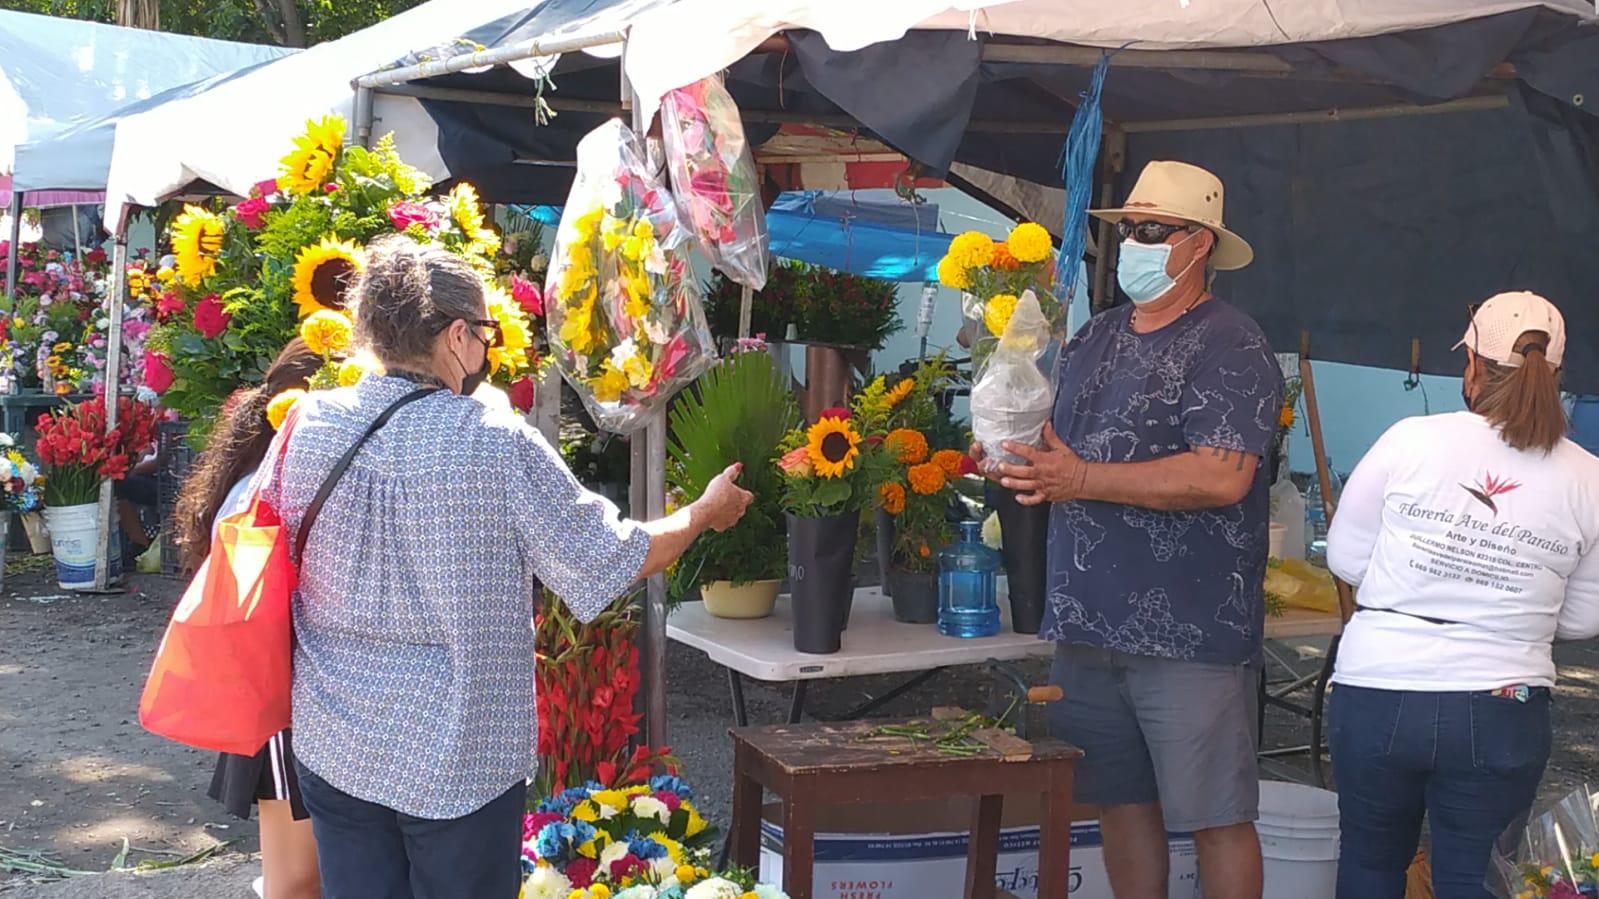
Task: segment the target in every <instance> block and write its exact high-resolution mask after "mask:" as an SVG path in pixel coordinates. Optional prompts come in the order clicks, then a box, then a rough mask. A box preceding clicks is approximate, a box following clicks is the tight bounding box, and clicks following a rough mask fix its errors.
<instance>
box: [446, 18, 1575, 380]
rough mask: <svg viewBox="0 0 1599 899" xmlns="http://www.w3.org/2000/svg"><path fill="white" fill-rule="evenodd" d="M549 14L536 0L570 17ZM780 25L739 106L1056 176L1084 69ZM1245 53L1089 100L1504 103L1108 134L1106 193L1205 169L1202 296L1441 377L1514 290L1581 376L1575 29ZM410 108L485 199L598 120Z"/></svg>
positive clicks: (1264, 107)
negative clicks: (1152, 173)
mask: <svg viewBox="0 0 1599 899" xmlns="http://www.w3.org/2000/svg"><path fill="white" fill-rule="evenodd" d="M574 4H575V5H574V7H573V9H575V8H576V7H588V6H594V5H600V6H603V5H607V4H606V3H605V2H604V0H588V2H587V3H583V2H580V0H574ZM546 6H549V5H548V4H547V5H546ZM554 6H555V7H557V9H554V10H552V11H551V12H550V13H549V14H550V15H556V14H561V15H567V14H572V13H573V10H572V9H566V8H565V6H564V4H562V3H556V4H554ZM544 9H545V7H541V11H542V10H544ZM541 14H542V12H541ZM542 27H543V23H542V22H531V23H530V22H520V23H518V24H517V26H516V28H512V29H508V30H507V33H514V34H517V35H520V36H521V37H526V36H530V35H531V33H534V32H533V31H532V29H536V28H542ZM518 29H520V30H518ZM789 37H790V49H789V51H788V52H786V53H782V54H765V55H758V56H752V57H749V58H747V59H745V60H743V61H741V62H739V63H738V64H736V65H734V66H733V67H732V68H731V69H730V70H729V76H728V77H729V82H728V84H729V88H730V90H731V91H732V92H733V94H734V96H735V97H736V98H737V99H738V101H739V103H740V106H741V108H743V109H744V110H745V111H746V114H747V115H749V114H751V113H752V112H754V111H761V112H770V111H781V112H783V113H786V114H790V115H800V114H806V113H808V114H821V115H833V116H839V115H846V114H847V115H848V116H849V117H851V118H853V119H854V120H856V121H858V122H859V123H860V125H861V128H862V130H863V131H865V132H867V133H870V134H873V135H875V136H877V137H880V138H882V139H883V140H885V141H886V142H888V143H889V144H891V145H893V146H895V147H896V148H898V149H899V150H901V151H903V152H905V153H906V155H908V156H910V157H911V158H913V159H916V160H917V161H919V162H921V163H923V164H924V165H926V166H927V167H928V168H929V169H931V170H933V171H935V172H942V171H944V170H945V168H946V167H947V166H948V165H949V164H951V163H952V162H954V161H960V162H964V163H968V164H971V165H976V166H979V167H982V168H985V169H990V170H993V171H998V172H1003V173H1006V174H1011V175H1016V176H1018V177H1023V178H1027V179H1029V180H1033V181H1038V182H1042V183H1057V184H1058V183H1059V181H1060V176H1059V172H1058V169H1057V165H1058V159H1059V155H1060V148H1061V144H1062V142H1063V140H1064V136H1065V132H1066V130H1067V128H1068V127H1069V125H1070V121H1071V115H1072V110H1073V108H1074V107H1073V101H1074V100H1075V98H1077V97H1078V95H1079V94H1080V92H1081V91H1082V90H1083V88H1084V87H1085V86H1086V84H1087V82H1088V77H1089V72H1088V70H1087V69H1085V68H1083V67H1080V66H1066V65H1044V64H1033V63H1028V64H1019V63H991V62H990V63H985V62H983V61H982V59H981V53H980V49H981V48H980V46H979V44H978V43H976V42H973V41H970V40H969V39H968V37H967V35H966V34H965V33H964V32H911V33H910V34H908V35H907V36H906V37H905V38H904V39H902V40H899V41H895V42H891V43H883V44H877V45H873V46H870V47H867V48H865V49H863V50H860V51H857V52H853V53H838V52H835V51H833V50H831V49H830V48H828V47H827V46H826V44H825V42H823V41H822V40H821V39H820V38H819V37H818V36H816V35H813V34H809V33H804V32H799V33H791V34H790V35H789ZM479 39H480V40H482V39H483V38H479ZM1010 40H1012V41H1014V39H1010ZM484 43H489V44H491V45H492V44H493V42H492V41H490V40H484ZM1245 52H1250V53H1258V54H1269V55H1272V56H1275V57H1277V58H1279V59H1282V60H1285V61H1288V62H1290V63H1291V64H1293V65H1294V66H1295V70H1296V77H1293V78H1283V77H1251V76H1245V75H1238V74H1228V73H1220V72H1204V71H1195V70H1165V69H1149V68H1136V67H1123V66H1113V67H1112V69H1111V71H1110V75H1109V78H1108V79H1107V81H1106V86H1105V92H1104V95H1103V105H1104V111H1105V115H1106V116H1107V118H1108V119H1109V120H1110V121H1111V122H1117V123H1134V122H1149V121H1158V120H1169V119H1190V118H1196V117H1213V116H1241V115H1258V114H1266V113H1281V112H1296V111H1306V110H1320V109H1328V108H1345V109H1355V108H1365V107H1374V106H1385V105H1391V104H1396V103H1435V102H1441V101H1446V100H1451V99H1456V98H1459V97H1462V96H1467V95H1471V94H1473V93H1476V92H1481V91H1483V90H1484V85H1485V84H1486V85H1488V86H1489V88H1491V89H1496V90H1498V91H1500V92H1503V93H1506V94H1507V95H1508V100H1509V105H1508V106H1506V107H1505V108H1501V109H1495V110H1489V111H1465V112H1450V113H1441V114H1433V115H1419V116H1410V117H1403V118H1390V119H1380V120H1369V121H1346V122H1336V123H1328V124H1306V125H1284V126H1272V127H1248V128H1232V129H1225V128H1218V129H1211V130H1203V131H1180V132H1166V133H1154V134H1133V135H1131V136H1130V137H1129V139H1128V157H1129V158H1128V165H1127V168H1126V174H1125V175H1124V176H1123V177H1122V178H1121V179H1120V183H1118V184H1117V185H1115V188H1116V192H1117V193H1118V195H1123V194H1125V191H1126V190H1127V189H1128V188H1130V187H1131V184H1132V179H1133V177H1134V176H1136V173H1137V172H1138V170H1139V169H1140V168H1141V167H1142V165H1143V163H1144V162H1146V161H1148V160H1151V159H1182V160H1186V161H1189V162H1193V163H1196V164H1199V165H1203V166H1205V167H1206V168H1209V169H1211V170H1212V171H1215V172H1216V173H1217V174H1218V175H1220V176H1221V178H1222V179H1223V181H1224V182H1225V184H1226V185H1227V188H1228V202H1227V217H1228V219H1229V225H1230V226H1231V227H1233V228H1234V229H1235V230H1237V231H1238V232H1239V233H1240V234H1242V235H1243V236H1245V237H1246V238H1247V239H1249V240H1250V241H1251V242H1252V243H1253V244H1254V246H1255V248H1256V251H1257V255H1256V261H1255V263H1254V264H1253V265H1252V266H1250V267H1249V268H1248V269H1246V270H1244V271H1241V272H1237V273H1231V274H1227V275H1224V276H1223V278H1222V280H1221V281H1220V282H1219V283H1218V292H1219V293H1220V294H1222V295H1224V296H1225V297H1227V298H1228V299H1229V300H1231V301H1233V302H1235V303H1237V304H1238V305H1239V306H1241V307H1242V308H1244V309H1246V310H1247V311H1248V312H1250V313H1251V314H1252V315H1253V316H1255V317H1256V319H1257V320H1259V321H1260V323H1261V324H1262V326H1263V327H1264V328H1265V329H1266V331H1267V334H1268V336H1269V337H1270V338H1271V340H1272V341H1273V344H1274V345H1275V346H1276V347H1277V348H1278V349H1279V350H1282V351H1290V352H1291V351H1294V350H1297V349H1298V347H1299V335H1300V333H1301V331H1302V330H1308V331H1309V332H1310V333H1311V335H1312V344H1313V346H1312V352H1313V355H1315V356H1316V357H1318V358H1323V359H1330V360H1336V361H1342V362H1350V363H1355V364H1360V365H1374V366H1382V367H1387V368H1399V369H1403V368H1406V367H1408V366H1409V364H1410V342H1411V340H1412V338H1419V339H1420V340H1421V345H1422V356H1421V362H1422V370H1423V371H1425V372H1429V373H1440V374H1453V373H1456V372H1458V371H1459V368H1460V364H1461V362H1460V359H1459V358H1458V357H1457V356H1455V355H1454V354H1453V353H1451V352H1450V351H1449V347H1450V346H1452V345H1453V344H1454V342H1455V341H1456V340H1457V339H1458V338H1459V336H1460V333H1461V331H1462V330H1463V328H1464V322H1465V316H1466V306H1467V305H1468V304H1469V303H1474V302H1480V301H1481V300H1483V299H1485V298H1487V297H1488V296H1490V295H1491V294H1493V293H1496V292H1498V291H1501V290H1509V289H1531V290H1536V291H1539V292H1542V293H1544V294H1545V295H1546V296H1548V297H1549V298H1550V299H1552V300H1553V301H1554V302H1555V303H1556V304H1557V305H1559V306H1560V307H1561V308H1562V310H1563V311H1564V312H1565V313H1566V316H1567V325H1568V328H1567V330H1568V335H1569V338H1570V348H1569V349H1568V352H1567V385H1568V386H1569V387H1571V388H1573V389H1575V390H1578V391H1581V392H1585V393H1592V392H1599V301H1596V298H1595V293H1596V292H1599V254H1596V253H1594V252H1593V248H1592V243H1593V240H1594V235H1596V234H1599V177H1596V173H1595V160H1596V157H1595V139H1596V137H1599V120H1596V119H1595V117H1594V116H1593V115H1591V114H1590V113H1589V112H1588V110H1589V109H1592V108H1594V106H1593V104H1599V31H1596V30H1595V29H1593V28H1591V27H1587V26H1583V25H1579V24H1577V23H1576V22H1574V20H1572V19H1571V18H1570V17H1568V16H1563V15H1560V14H1557V13H1554V12H1550V11H1540V10H1525V11H1520V12H1514V13H1507V14H1503V15H1498V16H1492V17H1487V18H1483V19H1478V20H1473V21H1466V22H1461V23H1455V24H1452V25H1447V26H1441V27H1437V28H1431V29H1425V30H1419V31H1414V32H1409V33H1405V34H1398V35H1389V36H1382V37H1375V38H1364V39H1357V40H1348V41H1334V42H1320V43H1308V44H1298V45H1286V46H1279V47H1272V48H1265V49H1256V50H1250V51H1245ZM1505 62H1509V63H1512V64H1513V65H1514V66H1515V69H1516V74H1515V78H1514V79H1509V80H1502V79H1501V80H1494V79H1489V80H1487V81H1485V80H1484V79H1485V78H1487V76H1489V75H1490V74H1491V73H1493V72H1494V70H1495V68H1496V67H1498V66H1500V64H1502V63H1505ZM563 69H566V71H563ZM1335 69H1336V70H1338V71H1339V72H1340V73H1343V74H1341V75H1338V76H1335V75H1334V74H1333V72H1334V70H1335ZM1349 73H1354V74H1355V75H1357V76H1361V77H1362V78H1363V79H1364V80H1351V79H1349V78H1348V77H1346V76H1347V75H1348V74H1349ZM555 82H556V85H557V87H558V93H557V94H556V95H555V96H559V97H563V98H577V99H593V100H600V101H604V100H610V101H614V100H615V99H616V90H617V85H618V83H619V79H618V75H617V71H616V68H615V66H614V64H612V65H596V62H595V61H594V60H592V59H589V58H586V57H569V58H567V59H563V63H562V68H558V69H557V71H556V75H555ZM432 83H443V84H448V85H450V86H470V87H473V88H478V89H488V90H501V91H508V92H512V93H519V94H523V95H527V94H529V93H531V88H530V82H529V81H528V80H527V79H524V78H521V77H520V76H518V75H516V74H514V73H510V72H507V71H505V70H498V71H495V72H491V73H486V74H483V75H470V76H469V75H456V76H451V77H450V78H449V79H443V80H442V81H439V82H432ZM1590 97H1592V98H1593V102H1592V104H1590V103H1589V101H1588V98H1590ZM428 108H429V111H430V112H431V113H432V114H433V115H434V116H435V117H436V118H438V119H439V120H440V122H441V138H440V142H441V143H440V150H441V152H442V153H443V155H444V159H445V161H446V163H447V164H448V165H449V167H450V170H451V171H452V172H454V173H456V175H457V176H459V177H464V178H469V179H471V180H474V181H476V182H479V183H480V185H481V186H483V187H484V193H485V195H486V196H488V197H490V198H493V199H499V200H505V201H511V200H516V201H523V202H560V201H561V200H562V199H563V198H564V195H565V191H566V186H567V185H568V184H569V183H570V178H571V170H570V169H561V168H551V167H534V166H527V165H522V164H516V163H514V162H512V160H513V159H515V158H517V157H519V156H520V157H523V158H534V159H554V160H560V159H571V158H572V151H573V148H575V146H576V143H577V140H578V139H579V138H581V136H582V134H583V133H584V132H586V131H587V130H588V129H589V128H591V127H593V126H594V125H595V124H597V123H598V121H599V118H600V116H598V115H592V114H580V113H571V112H567V113H562V114H561V115H560V116H559V117H558V118H557V119H556V120H554V121H553V122H552V123H550V124H549V125H546V126H537V125H535V124H534V123H533V120H532V114H531V112H530V111H529V110H526V109H514V108H507V107H493V106H477V105H467V104H461V103H442V102H436V101H428ZM757 117H758V116H757ZM800 117H803V116H800ZM1006 120H1008V121H1010V122H1031V123H1058V133H1032V134H1026V133H1004V132H998V131H993V130H979V128H980V127H981V126H980V125H978V126H974V123H982V122H993V121H1006ZM751 130H752V131H755V130H766V129H756V128H755V127H753V126H752V128H751ZM1052 130H1053V129H1052ZM1096 195H1097V193H1096Z"/></svg>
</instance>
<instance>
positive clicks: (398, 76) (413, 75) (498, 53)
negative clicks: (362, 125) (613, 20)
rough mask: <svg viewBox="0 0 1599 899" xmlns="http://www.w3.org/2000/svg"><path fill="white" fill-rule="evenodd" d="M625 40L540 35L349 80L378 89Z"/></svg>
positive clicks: (622, 36)
mask: <svg viewBox="0 0 1599 899" xmlns="http://www.w3.org/2000/svg"><path fill="white" fill-rule="evenodd" d="M626 40H627V30H626V29H612V30H609V31H600V32H595V33H592V34H576V35H572V36H571V37H558V38H542V37H541V38H535V39H533V40H530V41H523V42H522V43H520V44H512V45H511V46H509V47H500V48H498V49H495V50H479V51H478V52H476V53H461V54H457V55H455V56H447V57H445V58H443V59H433V60H428V61H427V62H421V63H417V64H416V65H412V66H401V67H399V68H395V69H384V70H382V71H377V72H372V73H370V74H367V75H362V76H361V77H359V78H356V79H354V80H353V81H351V82H350V83H351V85H352V86H354V87H357V88H363V87H364V88H378V87H385V86H388V85H394V84H405V83H406V82H409V81H417V80H420V79H423V78H436V77H438V76H439V75H451V74H454V73H456V72H464V71H466V70H467V69H484V68H489V67H492V66H498V65H506V64H509V63H513V62H521V61H522V60H524V59H533V58H534V57H538V56H554V55H556V54H559V53H570V52H572V51H573V50H586V49H588V48H590V47H603V46H606V45H607V44H620V43H623V42H625V41H626Z"/></svg>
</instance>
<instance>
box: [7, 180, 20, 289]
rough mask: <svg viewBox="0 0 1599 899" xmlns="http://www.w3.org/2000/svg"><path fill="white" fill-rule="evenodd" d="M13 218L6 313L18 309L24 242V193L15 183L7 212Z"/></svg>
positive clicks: (10, 235)
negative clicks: (20, 255)
mask: <svg viewBox="0 0 1599 899" xmlns="http://www.w3.org/2000/svg"><path fill="white" fill-rule="evenodd" d="M6 211H7V212H8V213H9V214H10V216H11V233H10V234H9V235H7V240H9V241H10V245H11V251H10V252H9V253H7V254H6V311H8V312H9V311H13V310H15V309H16V308H17V249H18V246H17V245H18V244H19V243H21V241H22V191H20V190H17V189H16V185H15V183H14V182H13V184H12V187H11V207H10V209H8V210H6Z"/></svg>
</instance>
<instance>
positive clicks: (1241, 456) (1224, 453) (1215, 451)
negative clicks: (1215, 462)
mask: <svg viewBox="0 0 1599 899" xmlns="http://www.w3.org/2000/svg"><path fill="white" fill-rule="evenodd" d="M1210 454H1211V455H1212V456H1214V457H1215V458H1217V459H1220V460H1222V461H1223V462H1226V461H1227V460H1229V459H1234V458H1235V457H1236V460H1237V461H1235V462H1234V463H1233V471H1243V470H1244V462H1245V460H1247V459H1248V458H1249V454H1248V453H1241V452H1238V451H1236V450H1230V449H1225V448H1223V447H1219V446H1213V447H1210Z"/></svg>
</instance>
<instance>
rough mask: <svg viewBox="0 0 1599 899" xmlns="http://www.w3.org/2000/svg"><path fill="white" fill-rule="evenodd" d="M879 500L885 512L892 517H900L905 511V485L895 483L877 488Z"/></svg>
mask: <svg viewBox="0 0 1599 899" xmlns="http://www.w3.org/2000/svg"><path fill="white" fill-rule="evenodd" d="M877 500H878V502H879V503H881V504H882V506H883V511H884V512H887V513H888V514H890V515H898V514H900V513H901V512H904V511H905V485H904V484H900V483H898V482H895V481H890V482H889V483H887V484H884V485H883V486H881V487H879V488H877Z"/></svg>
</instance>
